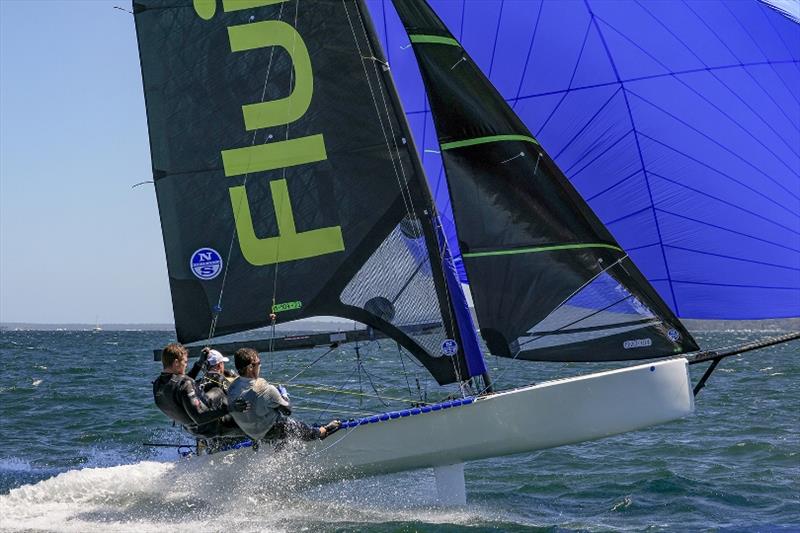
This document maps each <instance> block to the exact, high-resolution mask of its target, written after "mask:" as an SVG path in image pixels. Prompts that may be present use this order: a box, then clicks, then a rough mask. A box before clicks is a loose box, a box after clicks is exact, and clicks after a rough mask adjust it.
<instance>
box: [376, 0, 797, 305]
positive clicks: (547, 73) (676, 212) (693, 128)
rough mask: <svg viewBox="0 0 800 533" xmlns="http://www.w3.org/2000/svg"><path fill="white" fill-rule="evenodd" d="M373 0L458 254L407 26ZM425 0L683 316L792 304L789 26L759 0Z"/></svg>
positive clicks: (792, 55) (793, 48) (793, 69)
mask: <svg viewBox="0 0 800 533" xmlns="http://www.w3.org/2000/svg"><path fill="white" fill-rule="evenodd" d="M367 4H368V6H369V8H370V12H371V14H372V17H373V19H374V21H375V26H376V28H377V29H378V31H379V32H380V33H381V38H382V41H383V45H384V49H385V51H386V54H387V57H388V59H389V63H390V66H391V69H392V72H393V74H394V77H395V80H396V83H397V86H398V89H399V92H400V95H401V98H402V100H403V104H404V106H405V109H406V112H407V115H408V118H409V121H410V123H411V126H412V129H413V132H414V136H415V139H416V141H417V145H418V146H419V148H420V151H421V152H422V154H421V155H422V158H423V162H424V165H425V168H426V172H427V174H428V178H429V180H430V183H431V188H432V190H433V193H434V195H435V199H436V202H437V205H438V206H439V208H440V211H441V217H442V222H443V225H444V227H445V231H446V233H447V237H448V240H449V242H450V243H451V250H453V251H454V252H455V251H456V250H457V248H456V244H457V239H456V237H455V227H454V225H453V222H452V220H453V217H452V213H451V212H450V206H449V202H450V199H449V194H448V191H447V185H446V182H445V178H444V174H443V172H442V165H441V158H440V156H439V154H438V152H437V150H438V143H437V140H436V134H435V131H434V127H433V122H432V120H431V117H430V113H429V112H428V106H427V101H426V98H425V93H424V89H423V85H422V80H421V78H420V75H419V70H418V68H417V65H416V62H415V59H414V54H413V52H412V50H411V48H410V46H409V41H408V37H407V36H406V33H405V31H404V30H403V28H402V26H401V24H400V22H399V20H398V18H397V15H396V13H395V12H394V10H393V8H392V7H391V3H390V2H389V1H388V0H368V1H367ZM430 4H431V5H432V7H433V8H434V9H435V10H436V12H437V13H438V14H439V16H440V17H441V18H442V19H443V21H444V22H445V24H447V25H448V27H449V28H450V29H451V30H452V31H453V33H454V34H455V36H456V37H457V38H458V39H459V41H460V42H461V43H462V44H463V45H464V47H465V49H466V50H467V52H468V53H469V54H470V55H471V57H472V58H473V59H474V60H475V61H476V62H477V63H478V65H479V66H480V67H481V69H482V70H483V71H484V73H486V75H487V76H488V77H489V78H490V79H491V81H492V83H493V84H494V85H495V86H496V87H497V88H498V90H499V91H500V92H501V94H502V95H503V97H504V98H505V99H506V100H507V101H508V102H509V104H510V105H511V106H512V107H513V109H514V110H515V112H516V113H517V114H518V115H519V116H520V117H521V118H522V119H523V120H524V122H525V124H526V125H527V127H528V128H529V129H530V130H531V131H532V132H533V133H534V135H535V136H536V137H537V139H538V140H539V142H540V143H541V144H542V146H543V147H544V148H545V149H546V150H547V152H548V153H549V154H550V155H551V156H552V157H553V158H554V159H555V161H556V162H557V164H558V165H559V166H560V167H561V169H562V170H563V171H564V173H565V174H566V175H567V176H568V177H569V179H570V181H571V182H572V183H573V185H574V186H575V187H576V188H577V190H578V191H579V192H580V193H581V195H582V196H583V197H584V198H585V199H586V200H587V201H588V202H589V204H590V205H591V207H592V209H593V210H594V211H595V212H596V213H597V215H598V216H599V217H600V218H601V220H602V221H603V222H604V223H605V225H606V226H607V227H608V228H609V230H610V231H611V232H612V233H613V234H614V236H615V237H616V239H617V240H618V241H619V242H620V243H621V244H622V246H623V247H624V248H625V250H626V251H627V252H628V253H629V254H630V256H631V258H632V259H633V260H634V262H635V263H636V264H637V266H638V267H639V268H640V269H641V270H642V272H643V273H644V274H645V276H646V277H647V278H648V280H649V281H650V282H651V283H652V284H653V286H654V287H655V288H656V290H658V292H659V293H660V295H661V296H662V297H663V298H664V300H665V301H666V302H667V304H668V305H669V306H670V307H671V308H672V309H673V310H674V311H675V313H676V314H677V315H678V316H680V317H684V318H721V319H758V318H780V317H797V316H800V24H798V22H797V21H795V20H792V19H791V18H789V17H787V16H785V15H784V14H782V13H780V12H778V11H776V10H775V9H773V8H772V7H770V6H768V5H765V4H762V3H759V2H756V1H752V2H751V1H748V2H710V1H709V2H671V1H669V2H647V3H644V2H633V1H631V2H607V1H598V0H586V1H584V2H558V1H544V2H541V1H536V0H482V1H480V2H471V1H463V0H431V1H430ZM455 255H456V257H455V262H456V265H457V267H458V268H459V274H460V276H461V279H462V281H465V282H466V281H467V280H466V276H465V273H464V270H463V266H461V264H460V254H458V253H456V254H455Z"/></svg>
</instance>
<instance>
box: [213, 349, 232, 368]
mask: <svg viewBox="0 0 800 533" xmlns="http://www.w3.org/2000/svg"><path fill="white" fill-rule="evenodd" d="M228 361H230V359H228V358H227V357H225V356H224V355H222V354H221V353H219V352H218V351H217V350H209V351H208V366H217V365H218V364H220V363H227V362H228Z"/></svg>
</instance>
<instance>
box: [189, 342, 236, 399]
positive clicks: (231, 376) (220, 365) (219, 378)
mask: <svg viewBox="0 0 800 533" xmlns="http://www.w3.org/2000/svg"><path fill="white" fill-rule="evenodd" d="M203 351H204V352H205V356H206V369H207V370H206V372H205V374H203V377H202V378H200V379H199V380H197V383H198V385H200V387H201V388H202V389H203V392H205V393H206V395H208V394H213V391H214V389H218V390H220V391H221V392H223V393H225V394H227V393H228V387H229V386H230V384H231V383H232V382H233V380H235V379H236V378H237V377H238V376H237V375H236V372H233V371H231V370H226V369H225V363H227V362H228V361H230V359H228V358H227V357H225V356H224V355H222V354H221V353H220V352H219V351H217V350H212V349H210V348H203Z"/></svg>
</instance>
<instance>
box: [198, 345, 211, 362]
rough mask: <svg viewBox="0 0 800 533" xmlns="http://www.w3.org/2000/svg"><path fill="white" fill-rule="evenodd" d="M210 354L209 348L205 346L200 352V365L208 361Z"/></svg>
mask: <svg viewBox="0 0 800 533" xmlns="http://www.w3.org/2000/svg"><path fill="white" fill-rule="evenodd" d="M209 353H211V348H209V347H208V346H206V347H205V348H203V349H202V350H200V363H201V364H205V363H206V361H208V354H209Z"/></svg>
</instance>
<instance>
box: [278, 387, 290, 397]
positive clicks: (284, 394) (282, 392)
mask: <svg viewBox="0 0 800 533" xmlns="http://www.w3.org/2000/svg"><path fill="white" fill-rule="evenodd" d="M278 392H280V393H281V396H283V397H284V398H286V399H287V400H288V399H289V391H287V390H286V387H284V386H283V385H278Z"/></svg>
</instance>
